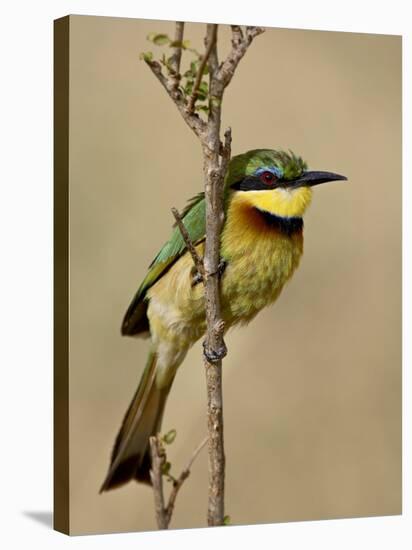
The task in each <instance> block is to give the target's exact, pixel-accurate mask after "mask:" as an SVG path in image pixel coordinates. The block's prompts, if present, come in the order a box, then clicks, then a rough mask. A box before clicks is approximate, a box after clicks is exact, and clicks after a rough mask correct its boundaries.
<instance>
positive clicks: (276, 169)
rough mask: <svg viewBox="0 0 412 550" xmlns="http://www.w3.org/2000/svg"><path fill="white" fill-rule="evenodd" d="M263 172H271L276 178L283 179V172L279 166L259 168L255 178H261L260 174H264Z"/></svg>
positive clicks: (255, 172)
mask: <svg viewBox="0 0 412 550" xmlns="http://www.w3.org/2000/svg"><path fill="white" fill-rule="evenodd" d="M263 172H271V173H272V174H273V175H274V176H276V177H277V178H278V179H280V178H282V177H283V170H282V169H281V168H279V167H278V166H273V165H271V166H259V168H257V169H256V170H255V171H254V173H253V175H254V176H260V174H263Z"/></svg>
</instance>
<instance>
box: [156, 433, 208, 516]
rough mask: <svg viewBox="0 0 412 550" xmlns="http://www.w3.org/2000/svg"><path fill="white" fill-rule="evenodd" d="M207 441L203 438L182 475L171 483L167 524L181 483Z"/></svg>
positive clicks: (187, 475)
mask: <svg viewBox="0 0 412 550" xmlns="http://www.w3.org/2000/svg"><path fill="white" fill-rule="evenodd" d="M208 439H209V438H208V437H207V436H206V437H205V438H204V440H203V441H202V442H201V443H199V445H198V446H197V447H196V449H195V450H194V451H193V453H192V456H191V457H190V460H189V462H188V464H187V466H186V468H185V469H184V470H182V473H181V474H180V476H179V477H178V478H177V479H176V480H175V481H174V482H173V488H172V491H171V493H170V496H169V502H168V504H167V507H166V514H167V521H168V524H169V523H170V520H171V519H172V515H173V510H174V507H175V501H176V497H177V494H178V492H179V490H180V488H181V487H182V485H183V483H184V482H185V480H186V479H187V478H188V477H189V475H190V469H191V467H192V465H193V462H194V461H195V460H196V458H197V457H198V455H199V453H200V451H201V450H202V449H203V447H204V446H205V445H206V443H207V440H208Z"/></svg>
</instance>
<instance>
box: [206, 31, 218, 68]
mask: <svg viewBox="0 0 412 550" xmlns="http://www.w3.org/2000/svg"><path fill="white" fill-rule="evenodd" d="M217 30H218V25H215V24H213V23H209V24H208V25H207V27H206V36H205V48H206V49H208V48H209V45H210V44H213V45H214V47H213V48H212V49H211V51H210V54H209V70H210V73H211V74H212V75H214V74H215V73H216V71H217V69H218V66H219V60H218V58H217Z"/></svg>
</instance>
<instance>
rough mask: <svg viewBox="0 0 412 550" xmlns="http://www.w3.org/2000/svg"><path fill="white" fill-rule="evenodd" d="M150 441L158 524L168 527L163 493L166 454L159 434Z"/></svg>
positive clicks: (162, 527) (151, 476)
mask: <svg viewBox="0 0 412 550" xmlns="http://www.w3.org/2000/svg"><path fill="white" fill-rule="evenodd" d="M149 442H150V454H151V456H152V467H151V470H150V479H151V480H152V486H153V495H154V501H155V513H156V521H157V526H158V527H159V529H167V528H168V526H169V522H168V519H167V511H166V508H165V499H164V494H163V467H164V464H165V463H166V455H165V452H164V449H163V447H162V445H161V442H160V440H159V436H157V435H153V436H151V437H150V439H149Z"/></svg>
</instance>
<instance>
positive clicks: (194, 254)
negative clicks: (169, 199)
mask: <svg viewBox="0 0 412 550" xmlns="http://www.w3.org/2000/svg"><path fill="white" fill-rule="evenodd" d="M172 214H173V216H174V217H175V220H176V224H177V226H178V228H179V229H180V233H181V234H182V237H183V240H184V241H185V244H186V247H187V249H188V251H189V252H190V255H191V256H192V259H193V263H194V264H195V267H196V270H197V272H198V273H199V275H200V276H201V278H202V281H204V280H205V266H204V265H203V259H202V258H201V257H200V256H199V254H198V253H197V250H196V248H195V245H194V244H193V242H192V239H191V238H190V235H189V233H188V231H187V229H186V227H185V224H184V223H183V221H182V218H181V217H180V214H179V212H178V211H177V209H176V208H172Z"/></svg>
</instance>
